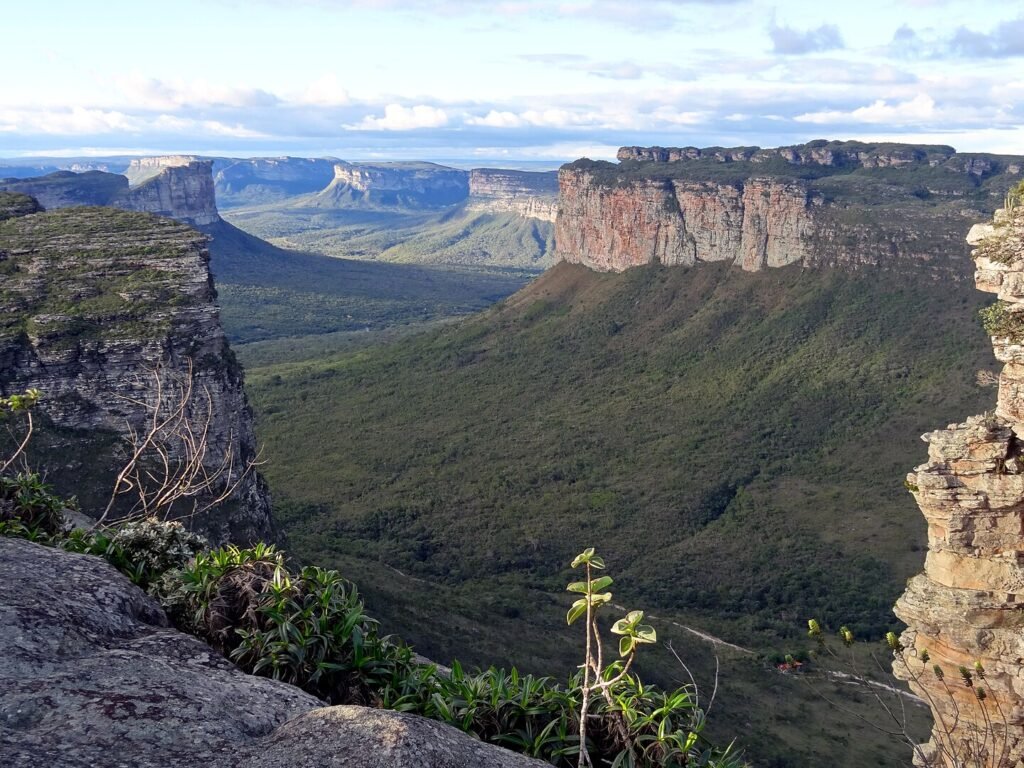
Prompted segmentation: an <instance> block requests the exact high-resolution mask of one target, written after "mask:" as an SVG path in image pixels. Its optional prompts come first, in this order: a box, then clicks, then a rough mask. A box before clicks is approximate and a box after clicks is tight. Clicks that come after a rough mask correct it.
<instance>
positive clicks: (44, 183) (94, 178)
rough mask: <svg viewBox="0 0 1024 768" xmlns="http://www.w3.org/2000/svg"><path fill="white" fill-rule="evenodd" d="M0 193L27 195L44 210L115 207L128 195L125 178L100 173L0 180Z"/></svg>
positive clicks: (60, 172) (59, 174)
mask: <svg viewBox="0 0 1024 768" xmlns="http://www.w3.org/2000/svg"><path fill="white" fill-rule="evenodd" d="M0 192H18V193H20V194H23V195H30V196H32V197H34V198H35V199H36V200H38V201H39V204H40V205H41V206H43V207H44V208H46V209H47V210H52V209H54V208H68V207H71V206H75V205H117V204H118V202H120V201H123V200H125V199H126V197H127V195H128V179H126V178H125V177H124V176H121V175H120V174H117V173H104V172H103V171H86V172H85V173H74V172H72V171H56V172H55V173H49V174H47V175H45V176H36V177H32V178H27V179H17V178H6V179H0Z"/></svg>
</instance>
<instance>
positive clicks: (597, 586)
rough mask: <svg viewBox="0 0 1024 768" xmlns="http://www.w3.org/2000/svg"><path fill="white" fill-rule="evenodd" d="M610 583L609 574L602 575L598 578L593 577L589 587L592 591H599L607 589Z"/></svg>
mask: <svg viewBox="0 0 1024 768" xmlns="http://www.w3.org/2000/svg"><path fill="white" fill-rule="evenodd" d="M611 585H612V577H611V576H602V577H601V578H600V579H594V580H593V581H592V582H591V583H590V589H591V591H592V592H600V591H601V590H602V589H607V588H608V587H610V586H611Z"/></svg>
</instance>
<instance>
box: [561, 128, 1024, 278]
mask: <svg viewBox="0 0 1024 768" xmlns="http://www.w3.org/2000/svg"><path fill="white" fill-rule="evenodd" d="M619 159H620V161H621V162H620V163H619V164H618V165H616V164H613V163H606V162H594V161H590V160H586V159H583V160H577V161H576V162H574V163H570V164H568V165H565V166H563V167H562V168H561V170H560V171H559V174H558V181H559V187H560V203H559V209H558V217H557V221H556V224H555V242H556V246H557V247H556V254H555V256H556V258H557V259H560V260H563V261H567V262H571V263H578V264H583V265H585V266H587V267H590V268H591V269H595V270H599V271H604V272H621V271H623V270H625V269H629V268H630V267H635V266H639V265H642V264H651V263H661V264H665V265H668V266H675V265H692V264H697V263H700V262H715V261H722V262H727V263H731V264H735V265H736V266H739V267H741V268H742V269H744V270H748V271H757V270H761V269H765V268H770V267H781V266H786V265H788V264H801V265H804V266H811V267H820V266H841V267H844V268H850V269H861V268H865V267H871V268H878V267H881V268H904V267H912V268H914V269H916V270H919V271H920V270H923V271H925V272H927V273H931V274H932V276H933V277H934V278H935V279H944V278H948V277H949V276H950V275H953V276H955V277H957V278H967V277H969V275H970V274H971V272H972V271H973V268H972V267H971V265H970V259H969V257H968V256H969V255H968V251H967V248H966V247H965V246H964V244H963V236H964V234H965V233H966V232H967V229H968V228H969V227H970V224H971V223H972V222H973V221H977V219H978V218H979V217H981V216H983V215H988V214H990V213H991V212H992V210H994V209H995V207H997V205H998V203H999V201H1001V200H1002V197H1003V195H1004V194H1005V193H1006V190H1007V189H1008V188H1009V187H1010V186H1012V185H1013V184H1014V183H1016V182H1017V181H1019V179H1020V177H1021V175H1022V174H1024V158H1021V157H1011V156H1001V155H976V154H958V153H956V152H955V150H953V149H952V147H931V146H915V145H901V144H861V143H857V142H825V141H819V142H811V143H809V144H806V145H800V146H796V147H781V148H777V149H760V148H758V147H736V148H732V149H723V148H721V147H711V148H708V149H697V148H695V147H683V148H663V147H648V148H642V147H623V148H622V149H621V150H619Z"/></svg>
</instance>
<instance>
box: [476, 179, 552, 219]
mask: <svg viewBox="0 0 1024 768" xmlns="http://www.w3.org/2000/svg"><path fill="white" fill-rule="evenodd" d="M466 209H467V210H470V211H482V212H485V213H515V214H517V215H519V216H522V217H523V218H527V219H540V220H541V221H550V222H553V221H554V220H555V217H556V215H557V214H558V174H557V173H556V172H554V171H549V172H543V173H541V172H535V171H509V170H498V169H493V168H474V169H473V170H472V171H470V172H469V200H468V202H467V204H466Z"/></svg>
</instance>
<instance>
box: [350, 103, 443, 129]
mask: <svg viewBox="0 0 1024 768" xmlns="http://www.w3.org/2000/svg"><path fill="white" fill-rule="evenodd" d="M446 125H448V113H447V112H445V111H444V110H443V109H441V108H440V107H432V106H430V105H428V104H417V105H416V106H413V107H403V106H402V105H401V104H388V105H387V106H386V107H384V116H383V117H373V116H368V117H364V118H363V119H362V120H361V121H360V122H358V123H356V124H355V125H346V126H345V127H346V128H348V129H350V130H353V131H414V130H416V129H418V128H443V127H444V126H446Z"/></svg>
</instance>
